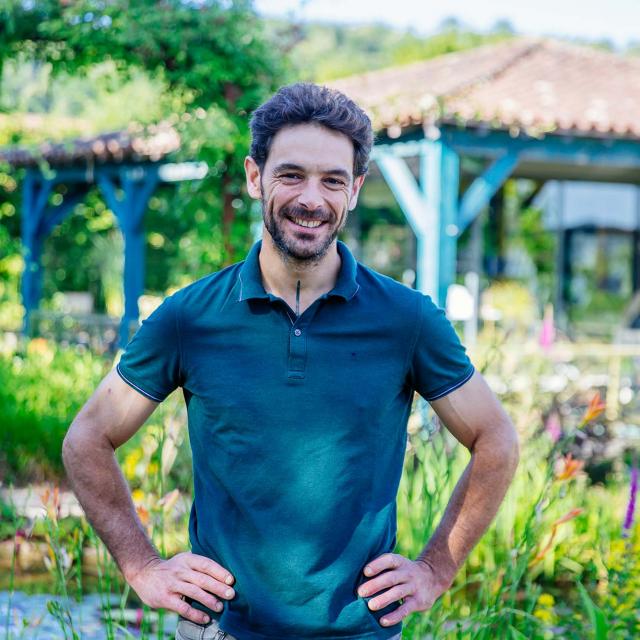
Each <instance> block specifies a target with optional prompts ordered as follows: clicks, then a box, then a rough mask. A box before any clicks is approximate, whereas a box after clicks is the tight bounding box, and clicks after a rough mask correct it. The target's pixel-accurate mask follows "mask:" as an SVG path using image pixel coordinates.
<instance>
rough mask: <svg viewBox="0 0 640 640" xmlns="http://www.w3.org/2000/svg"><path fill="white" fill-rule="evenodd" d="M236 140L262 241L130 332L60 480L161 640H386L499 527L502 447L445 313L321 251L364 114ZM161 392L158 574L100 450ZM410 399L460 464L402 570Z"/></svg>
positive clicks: (283, 115)
mask: <svg viewBox="0 0 640 640" xmlns="http://www.w3.org/2000/svg"><path fill="white" fill-rule="evenodd" d="M251 130H252V145H251V155H250V156H249V157H247V158H246V161H245V169H246V176H247V188H248V192H249V195H250V196H251V197H252V198H256V199H259V200H260V201H261V203H262V211H263V219H264V227H263V233H262V240H261V241H259V242H257V243H256V244H255V245H254V246H253V248H252V249H251V251H250V252H249V254H248V256H247V258H246V260H245V261H243V262H240V263H238V264H234V265H231V266H230V267H227V268H226V269H223V270H221V271H219V272H217V273H214V274H212V275H210V276H207V277H205V278H203V279H201V280H199V281H197V282H195V283H193V284H192V285H190V286H188V287H186V288H184V289H182V290H180V291H178V292H177V293H175V294H174V295H172V296H170V297H168V298H167V299H166V300H165V301H164V302H163V304H162V305H160V307H159V308H158V309H157V310H156V311H155V312H154V313H153V314H152V315H151V316H150V317H149V318H148V319H147V320H145V322H143V324H142V326H141V328H140V329H139V330H138V332H137V333H136V335H135V336H134V337H133V339H132V341H131V342H130V343H129V345H127V348H126V350H125V353H124V355H123V356H122V358H121V360H120V362H119V364H118V366H117V369H116V370H115V371H112V372H111V373H110V374H109V375H107V376H106V378H105V379H104V380H103V381H102V383H101V384H100V386H99V387H98V389H97V390H96V392H95V394H94V395H93V396H92V397H91V399H90V400H89V401H88V402H87V404H86V405H85V406H84V407H83V409H82V410H81V412H80V413H79V414H78V416H77V418H76V419H75V420H74V422H73V424H72V425H71V427H70V430H69V433H68V434H67V436H66V438H65V441H64V446H63V458H64V462H65V467H66V469H67V472H68V474H69V477H70V480H71V482H72V484H73V487H74V489H75V491H76V493H77V495H78V498H79V500H80V502H81V504H82V506H83V507H84V508H85V511H86V513H87V517H88V519H89V521H90V522H91V523H92V524H93V526H94V528H95V529H96V531H97V532H98V534H99V535H100V537H101V538H102V539H103V540H104V542H105V543H106V545H107V547H108V548H109V550H110V551H111V553H112V555H113V556H114V558H115V559H116V561H117V562H118V565H119V566H120V568H121V569H122V572H123V574H124V576H125V578H126V580H127V582H128V583H129V584H130V585H131V586H132V587H133V589H135V591H136V592H137V593H138V595H139V596H140V598H141V599H142V600H143V601H144V602H145V603H147V604H148V605H150V606H152V607H164V608H166V609H170V610H173V611H176V612H178V613H179V614H180V616H181V617H180V623H179V625H178V630H177V636H176V637H177V638H178V639H184V638H187V639H190V638H224V637H226V638H227V639H228V640H234V639H238V640H269V639H271V640H275V639H280V640H284V639H292V640H293V639H295V640H302V639H305V638H322V639H324V640H338V639H341V640H348V639H350V640H356V639H364V638H369V639H373V638H380V639H382V638H400V632H401V629H402V620H403V619H404V618H406V617H407V616H408V615H409V614H410V613H412V612H414V611H425V610H427V609H429V608H430V607H431V606H432V604H433V602H434V601H435V600H436V598H438V597H439V596H440V595H441V594H442V593H443V592H444V591H445V590H446V589H448V588H449V587H450V585H451V583H452V581H453V578H454V576H455V574H456V572H457V570H458V569H459V567H460V566H461V564H462V562H463V561H464V559H465V558H466V556H467V555H468V553H469V551H470V550H471V548H472V547H473V545H474V544H475V543H476V542H477V540H478V538H479V537H480V536H481V534H482V533H483V532H484V531H485V529H486V528H487V526H488V525H489V523H490V522H491V520H492V519H493V517H494V516H495V513H496V511H497V509H498V507H499V504H500V502H501V501H502V499H503V497H504V494H505V492H506V490H507V488H508V485H509V483H510V481H511V479H512V476H513V474H514V471H515V468H516V465H517V460H518V441H517V436H516V434H515V431H514V429H513V426H512V424H511V422H510V421H509V419H508V417H507V416H506V414H505V413H504V411H503V410H502V408H501V407H500V405H499V403H498V401H497V400H496V398H495V396H494V395H493V394H492V393H491V391H490V390H489V389H488V387H487V385H486V384H485V382H484V381H483V378H482V377H481V375H480V374H479V373H477V372H475V370H474V367H473V365H472V364H471V362H470V361H469V359H468V358H467V356H466V354H465V350H464V348H463V347H462V346H461V344H460V342H459V340H458V338H457V337H456V334H455V332H454V331H453V328H452V327H451V324H450V323H449V322H448V321H447V320H446V318H445V317H444V312H443V311H442V310H440V309H438V308H437V307H436V306H435V305H434V304H433V303H432V302H431V300H430V298H429V297H428V296H425V295H423V294H422V293H420V292H418V291H415V290H413V289H409V288H408V287H405V286H404V285H402V284H399V283H397V282H395V281H394V280H392V279H390V278H388V277H386V276H383V275H380V274H378V273H376V272H374V271H373V270H371V269H368V268H367V267H365V266H364V265H362V264H360V263H358V262H356V260H355V259H354V258H353V256H352V255H351V253H350V251H349V249H348V248H347V247H346V246H345V245H344V244H343V243H342V242H339V241H337V235H338V232H339V231H340V230H341V229H342V228H343V227H344V225H345V222H346V219H347V215H348V212H349V211H350V210H352V209H353V208H354V207H355V206H356V202H357V199H358V193H359V191H360V188H361V187H362V183H363V181H364V178H365V175H366V173H367V163H368V156H369V152H370V149H371V145H372V140H373V135H372V131H371V123H370V121H369V119H368V117H367V116H366V115H365V113H364V112H363V111H362V110H361V109H360V108H359V107H357V106H356V105H355V104H354V103H353V102H352V101H351V100H349V99H348V98H347V97H346V96H344V95H342V94H340V93H338V92H334V91H331V90H329V89H327V88H323V87H318V86H316V85H311V84H296V85H291V86H287V87H283V88H282V89H280V91H279V92H278V93H277V94H276V95H275V96H273V97H272V98H271V99H270V100H269V101H267V102H266V103H265V104H264V105H262V106H261V107H260V108H259V109H258V110H257V111H256V112H255V113H254V115H253V117H252V120H251ZM179 386H180V387H182V389H183V393H184V397H185V401H186V404H187V407H188V416H189V434H190V441H191V446H192V451H193V469H194V503H193V507H192V510H191V518H190V523H189V534H190V541H191V546H192V550H193V552H192V553H181V554H178V555H176V556H174V557H172V558H169V559H166V560H165V559H162V558H160V556H159V554H158V552H157V550H156V549H155V548H154V547H153V545H152V543H151V542H150V541H149V539H148V538H147V536H146V534H145V532H144V529H143V527H142V525H141V524H140V522H139V520H138V518H137V517H136V514H135V510H134V507H133V504H132V501H131V497H130V493H129V490H128V487H127V485H126V482H125V481H124V479H123V477H122V475H121V473H120V470H119V468H118V465H117V463H116V459H115V456H114V450H115V449H116V448H117V447H118V446H120V445H121V444H123V443H124V442H125V441H126V440H128V439H129V438H130V437H131V436H132V435H133V433H134V432H135V431H136V430H137V429H139V428H140V427H141V425H142V424H143V423H144V421H145V420H146V419H147V418H148V416H149V415H150V414H151V412H152V411H153V410H154V408H155V407H156V406H157V404H158V403H159V402H161V401H162V400H163V399H164V398H165V397H166V396H167V395H168V394H169V393H171V391H173V390H174V389H175V388H177V387H179ZM414 391H417V392H419V393H420V394H421V395H422V396H423V397H424V398H426V399H427V400H428V401H429V402H431V404H432V406H433V408H434V410H435V411H436V413H437V414H438V415H439V416H440V418H441V420H442V422H443V423H444V424H445V425H446V427H447V428H448V429H449V430H450V431H451V432H452V433H453V434H454V435H455V437H456V438H457V439H458V440H459V441H460V442H461V443H462V444H464V445H465V446H466V447H467V448H468V449H469V450H470V451H471V453H472V457H471V461H470V463H469V465H468V467H467V468H466V470H465V472H464V474H463V475H462V477H461V478H460V480H459V482H458V484H457V486H456V488H455V490H454V493H453V495H452V497H451V500H450V502H449V505H448V507H447V510H446V513H445V515H444V517H443V520H442V522H441V523H440V525H439V526H438V528H437V530H436V531H435V533H434V534H433V536H432V538H431V540H430V541H429V542H428V544H427V545H426V547H425V548H424V550H423V551H422V553H421V554H420V556H419V557H418V558H415V559H410V558H405V557H403V556H401V555H400V554H396V553H394V552H393V551H394V548H395V545H396V506H395V499H396V493H397V489H398V484H399V480H400V476H401V473H402V464H403V458H404V453H405V446H406V437H407V436H406V424H407V419H408V416H409V411H410V407H411V402H412V399H413V395H414ZM230 585H233V586H230Z"/></svg>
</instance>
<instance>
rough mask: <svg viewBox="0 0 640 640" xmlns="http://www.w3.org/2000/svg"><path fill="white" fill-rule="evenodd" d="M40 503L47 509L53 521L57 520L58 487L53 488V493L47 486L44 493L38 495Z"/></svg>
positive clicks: (58, 515)
mask: <svg viewBox="0 0 640 640" xmlns="http://www.w3.org/2000/svg"><path fill="white" fill-rule="evenodd" d="M40 499H41V500H42V504H43V506H44V507H45V509H46V510H47V515H48V516H49V518H51V520H53V522H57V521H58V519H59V518H60V489H59V488H58V487H54V488H53V495H52V494H51V490H50V489H49V488H48V487H47V488H46V489H45V490H44V493H42V495H41V496H40Z"/></svg>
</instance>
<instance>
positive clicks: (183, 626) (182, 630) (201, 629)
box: [176, 616, 402, 640]
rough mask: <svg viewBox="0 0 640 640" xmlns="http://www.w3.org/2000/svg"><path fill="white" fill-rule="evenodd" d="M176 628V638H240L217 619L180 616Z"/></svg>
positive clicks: (209, 639)
mask: <svg viewBox="0 0 640 640" xmlns="http://www.w3.org/2000/svg"><path fill="white" fill-rule="evenodd" d="M178 620H179V621H178V628H177V629H176V640H240V638H236V637H235V636H232V635H231V634H230V633H227V632H226V631H223V630H222V629H221V628H220V626H219V625H218V621H217V620H212V621H211V622H209V623H208V624H204V625H203V624H196V623H195V622H191V620H187V619H186V618H183V617H182V616H181V617H180V618H179V619H178ZM401 636H402V634H401V633H399V634H398V635H397V636H393V638H391V640H400V638H401Z"/></svg>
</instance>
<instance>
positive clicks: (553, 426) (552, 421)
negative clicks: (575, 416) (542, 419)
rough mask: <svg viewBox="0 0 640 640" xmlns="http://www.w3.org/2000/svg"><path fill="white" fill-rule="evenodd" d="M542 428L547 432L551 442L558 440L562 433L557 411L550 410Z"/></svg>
mask: <svg viewBox="0 0 640 640" xmlns="http://www.w3.org/2000/svg"><path fill="white" fill-rule="evenodd" d="M544 430H545V431H546V432H547V433H548V434H549V437H550V438H551V441H552V442H558V440H560V436H561V435H562V425H561V424H560V416H559V415H558V412H557V411H552V412H551V413H550V414H549V417H548V418H547V422H546V423H545V425H544Z"/></svg>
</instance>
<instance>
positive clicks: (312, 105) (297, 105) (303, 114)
mask: <svg viewBox="0 0 640 640" xmlns="http://www.w3.org/2000/svg"><path fill="white" fill-rule="evenodd" d="M305 123H316V124H321V125H323V126H325V127H327V128H329V129H333V130H334V131H339V132H340V133H343V134H344V135H346V136H347V137H348V138H350V139H351V142H352V143H353V151H354V154H353V155H354V160H353V173H354V176H356V177H357V176H361V175H364V174H366V173H367V171H368V168H369V153H370V152H371V147H372V145H373V130H372V128H371V120H369V117H368V116H367V114H366V113H365V112H364V111H363V110H362V109H361V108H360V107H359V106H358V105H357V104H356V103H355V102H353V100H351V99H350V98H348V97H347V96H345V95H344V93H341V92H340V91H336V90H335V89H329V88H328V87H323V86H319V85H317V84H311V83H306V82H297V83H295V84H290V85H286V86H284V87H281V88H280V89H279V90H278V92H277V93H275V94H274V95H273V96H272V97H271V98H269V100H267V102H265V103H264V104H262V105H261V106H260V107H258V108H257V109H256V110H255V111H254V112H253V114H252V116H251V122H250V126H251V151H250V153H251V157H252V158H253V159H254V160H255V161H256V164H257V165H258V167H260V170H261V171H262V169H263V168H264V165H265V163H266V161H267V156H268V155H269V149H270V148H271V143H272V142H273V137H274V136H275V135H276V133H278V131H280V129H282V128H283V127H286V126H290V125H295V124H305Z"/></svg>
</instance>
